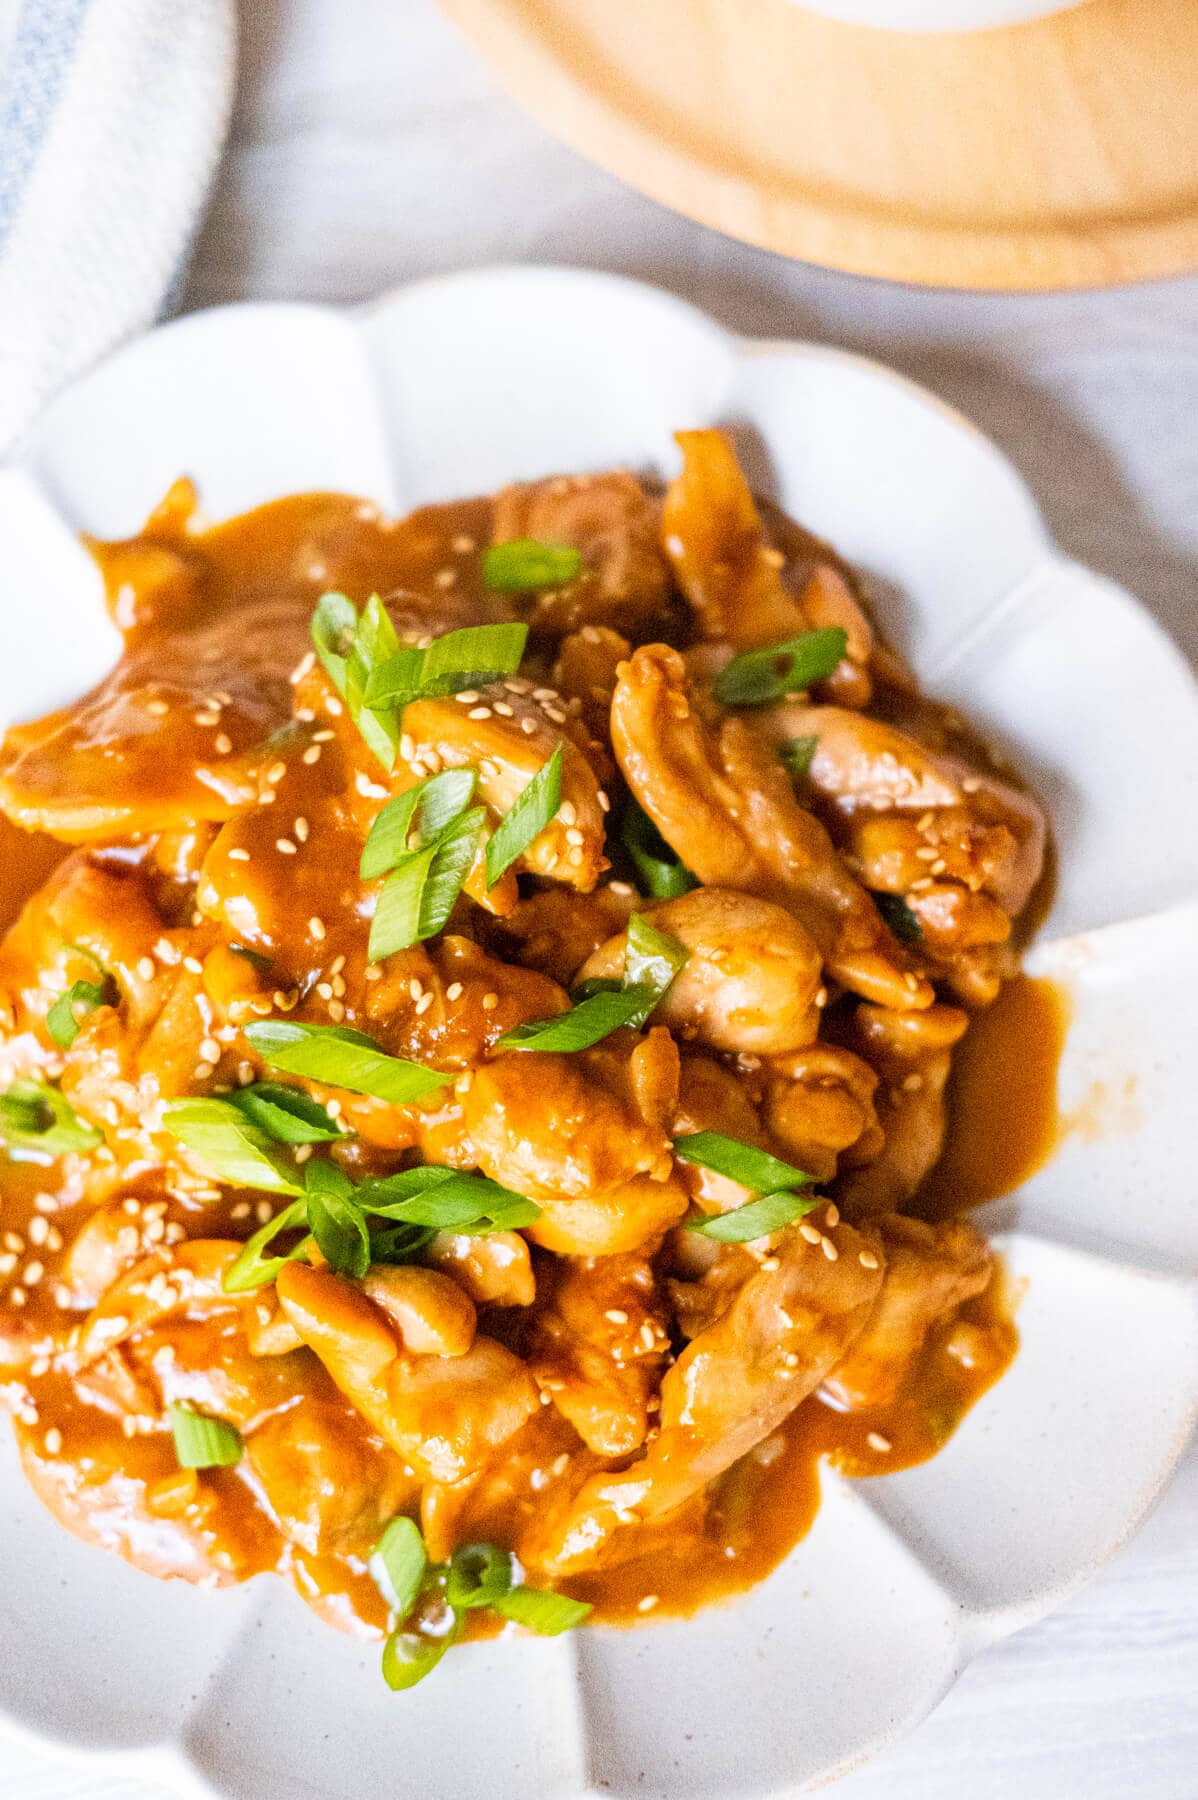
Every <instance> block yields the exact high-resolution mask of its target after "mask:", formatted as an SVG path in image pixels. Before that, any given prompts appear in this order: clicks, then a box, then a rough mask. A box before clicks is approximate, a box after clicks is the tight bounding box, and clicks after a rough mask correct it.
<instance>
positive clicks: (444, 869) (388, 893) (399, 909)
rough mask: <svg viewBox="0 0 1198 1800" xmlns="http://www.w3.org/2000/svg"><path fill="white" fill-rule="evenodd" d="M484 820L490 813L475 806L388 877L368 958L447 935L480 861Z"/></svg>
mask: <svg viewBox="0 0 1198 1800" xmlns="http://www.w3.org/2000/svg"><path fill="white" fill-rule="evenodd" d="M485 819H486V812H485V809H484V808H483V807H481V806H472V807H471V808H470V810H469V811H468V812H465V813H463V814H462V816H461V817H460V818H459V819H457V820H456V821H455V822H454V823H453V824H451V825H449V826H448V827H446V829H445V830H444V831H443V832H442V833H441V835H440V837H439V838H437V839H435V840H434V842H433V843H431V844H429V845H428V847H427V848H426V849H423V850H415V851H410V852H409V853H408V855H407V856H405V857H404V859H403V860H402V862H401V863H400V864H399V866H398V868H396V869H393V870H392V872H391V874H390V875H388V877H387V879H386V882H385V883H384V885H383V889H382V892H381V893H380V894H379V897H378V901H377V902H376V905H375V911H374V918H373V919H372V921H371V925H370V944H369V949H368V951H367V954H368V956H369V958H370V961H371V962H372V963H375V962H382V960H383V958H384V957H387V956H392V955H393V954H394V953H395V951H397V950H407V949H409V948H410V947H411V945H413V944H418V943H423V942H424V940H425V939H426V938H430V937H435V936H436V934H437V932H439V931H442V930H443V929H444V927H445V925H446V924H447V923H448V920H449V915H450V914H451V913H452V911H453V909H454V907H455V906H456V905H457V901H458V896H459V894H460V893H461V891H462V886H463V884H464V882H465V880H466V877H467V876H468V875H469V873H470V870H471V868H472V867H473V865H474V859H475V857H476V856H477V855H478V846H479V841H480V839H481V837H482V833H483V825H484V822H485Z"/></svg>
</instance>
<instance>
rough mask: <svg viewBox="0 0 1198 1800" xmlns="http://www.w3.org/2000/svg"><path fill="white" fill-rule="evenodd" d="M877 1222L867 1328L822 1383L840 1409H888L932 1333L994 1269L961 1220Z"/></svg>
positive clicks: (982, 1243)
mask: <svg viewBox="0 0 1198 1800" xmlns="http://www.w3.org/2000/svg"><path fill="white" fill-rule="evenodd" d="M874 1223H875V1227H876V1229H877V1230H878V1231H879V1232H880V1233H881V1236H882V1242H883V1245H884V1246H885V1250H886V1274H885V1278H884V1280H883V1282H882V1290H881V1293H880V1294H879V1295H878V1298H877V1301H876V1303H875V1305H874V1309H873V1311H872V1312H871V1313H870V1315H869V1319H868V1320H867V1322H866V1325H865V1329H864V1330H863V1331H862V1333H861V1335H860V1337H858V1339H857V1341H856V1343H854V1344H853V1346H852V1348H851V1349H850V1350H849V1352H848V1355H847V1356H846V1357H845V1358H844V1359H843V1361H842V1362H839V1363H837V1365H836V1367H835V1368H834V1369H833V1370H832V1372H831V1374H830V1375H828V1376H827V1377H826V1379H825V1381H824V1392H825V1393H826V1394H827V1395H828V1396H829V1397H830V1398H831V1400H832V1401H833V1402H834V1403H835V1404H836V1405H838V1406H845V1407H860V1406H887V1405H889V1403H890V1402H891V1401H892V1400H893V1399H894V1397H895V1395H896V1394H897V1393H898V1391H899V1388H900V1387H901V1386H902V1384H903V1380H904V1378H905V1376H906V1375H907V1372H908V1370H909V1369H910V1368H911V1365H912V1364H913V1362H914V1360H915V1358H916V1357H917V1356H918V1354H919V1352H920V1350H921V1349H922V1348H923V1344H924V1341H925V1339H926V1337H927V1335H928V1332H929V1331H930V1330H931V1328H932V1326H933V1325H934V1324H936V1322H937V1320H939V1319H942V1318H944V1317H945V1316H946V1315H947V1314H948V1313H951V1312H954V1311H955V1310H956V1309H957V1307H958V1306H960V1305H961V1304H962V1303H963V1302H964V1301H966V1300H971V1299H972V1298H973V1296H974V1295H975V1294H980V1293H981V1292H982V1290H983V1289H984V1288H985V1287H986V1285H987V1284H988V1282H989V1280H990V1277H991V1274H992V1272H993V1269H994V1254H993V1252H992V1251H991V1249H990V1246H989V1245H988V1244H987V1242H986V1240H985V1238H984V1237H982V1236H981V1234H980V1233H979V1232H977V1231H975V1230H974V1228H973V1226H972V1225H969V1224H966V1222H965V1221H964V1220H963V1219H950V1220H948V1221H947V1222H946V1223H945V1224H943V1225H927V1224H925V1223H924V1221H923V1220H922V1219H908V1218H904V1217H902V1216H901V1214H898V1213H893V1214H887V1215H885V1216H884V1217H882V1218H879V1219H876V1220H875V1221H874Z"/></svg>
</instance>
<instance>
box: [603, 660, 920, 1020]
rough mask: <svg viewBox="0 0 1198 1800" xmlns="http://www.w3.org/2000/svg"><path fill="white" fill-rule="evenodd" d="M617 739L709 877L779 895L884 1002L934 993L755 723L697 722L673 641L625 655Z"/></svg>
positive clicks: (638, 793) (769, 896) (659, 815)
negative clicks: (797, 792)
mask: <svg viewBox="0 0 1198 1800" xmlns="http://www.w3.org/2000/svg"><path fill="white" fill-rule="evenodd" d="M612 744H613V746H614V748H615V752H616V756H617V758H618V759H619V763H620V767H621V769H622V770H623V772H624V776H625V779H626V780H627V782H628V785H629V787H630V788H631V789H632V791H633V794H634V795H635V797H636V799H637V800H638V801H639V802H640V804H641V806H642V807H643V808H644V810H645V812H646V813H647V814H648V815H649V817H650V818H651V819H652V820H653V823H654V824H655V825H656V826H657V828H658V830H659V831H660V832H661V834H662V836H663V837H664V838H665V840H666V842H667V843H668V844H669V845H670V847H671V849H673V850H674V851H675V853H676V854H677V855H678V856H679V857H681V859H682V861H683V862H684V863H685V864H686V866H687V868H688V869H691V870H692V871H693V872H694V874H695V875H697V876H698V878H699V880H700V881H701V882H702V883H703V884H704V885H705V886H707V887H726V888H736V889H739V890H741V891H742V892H745V893H750V894H756V895H758V896H759V897H760V898H761V899H765V900H772V901H774V902H775V903H776V904H778V905H781V906H785V907H786V908H787V909H788V910H789V911H791V912H793V913H794V915H795V917H796V918H797V919H798V920H799V921H800V923H801V924H802V925H803V926H804V928H805V930H806V931H807V932H808V933H809V935H810V936H811V938H812V939H813V940H814V942H815V943H816V944H817V945H818V947H819V949H820V952H821V954H822V955H823V957H824V959H825V961H826V962H827V965H828V969H829V972H830V973H831V974H832V975H833V976H834V977H835V979H836V980H837V981H839V982H840V983H841V984H842V985H843V986H845V987H848V988H850V989H852V991H854V992H856V993H861V994H864V995H866V996H867V997H868V998H870V999H872V1000H876V1001H878V1002H879V1003H880V1004H881V1005H884V1006H903V1007H910V1006H921V1005H922V1006H930V1005H931V1002H932V997H933V994H932V988H931V986H930V984H929V983H928V982H927V981H925V980H923V979H922V978H921V977H920V976H919V975H918V974H916V973H915V972H914V971H913V970H912V969H911V968H910V967H909V959H908V958H907V957H906V956H905V955H904V953H903V951H902V948H901V946H900V945H899V944H897V943H896V942H895V940H894V939H893V938H892V937H891V935H890V933H889V931H888V930H887V929H886V927H885V926H884V924H883V923H882V920H881V918H880V917H879V915H878V912H877V909H876V907H875V906H874V903H873V901H872V900H871V899H870V897H869V895H868V894H867V893H866V892H865V890H864V888H862V887H860V886H859V885H858V884H857V882H856V881H854V879H853V877H852V876H851V875H850V874H849V873H848V871H847V870H846V869H845V867H844V865H843V863H842V862H841V860H840V858H839V857H838V856H837V854H836V851H835V849H834V847H833V845H832V841H831V839H830V838H829V836H828V834H827V832H826V831H825V829H824V827H823V826H822V825H821V824H820V823H819V821H818V820H817V819H815V818H814V817H813V816H812V814H810V813H809V812H806V811H805V810H804V809H803V807H801V806H800V805H799V802H798V801H797V799H796V798H795V794H794V790H793V788H792V786H791V783H790V780H789V778H788V777H787V775H786V773H785V771H784V770H783V768H782V766H781V764H780V763H778V762H777V761H776V760H775V759H774V758H773V757H772V756H771V755H770V753H769V751H768V749H767V748H766V746H765V745H764V744H763V743H762V742H760V741H759V740H758V739H757V738H756V736H755V735H754V732H753V730H752V728H751V727H750V726H748V725H747V724H746V723H745V722H744V721H743V720H742V719H739V718H728V719H726V720H725V721H724V723H723V724H722V726H720V728H719V730H718V732H716V731H712V730H710V729H709V728H708V727H707V726H705V725H704V724H703V723H702V721H701V720H700V718H699V717H698V715H697V714H696V712H695V709H694V707H693V705H692V701H691V696H690V694H689V692H688V688H687V682H686V669H685V665H684V663H683V661H682V658H681V657H680V656H679V655H678V654H677V652H676V651H673V650H669V649H667V648H666V647H665V645H663V644H654V645H650V646H649V647H647V648H646V649H642V650H638V651H637V652H636V655H635V656H633V657H632V658H631V660H630V661H629V662H628V663H626V664H625V665H624V669H623V672H622V674H621V677H620V682H619V686H618V687H617V689H616V696H615V700H614V701H613V703H612Z"/></svg>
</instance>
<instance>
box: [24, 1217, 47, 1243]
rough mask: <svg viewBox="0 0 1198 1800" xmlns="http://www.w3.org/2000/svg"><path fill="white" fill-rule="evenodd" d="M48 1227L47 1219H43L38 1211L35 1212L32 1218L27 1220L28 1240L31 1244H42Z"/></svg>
mask: <svg viewBox="0 0 1198 1800" xmlns="http://www.w3.org/2000/svg"><path fill="white" fill-rule="evenodd" d="M49 1229H50V1221H49V1219H44V1218H43V1217H42V1215H41V1214H40V1213H35V1214H34V1216H33V1218H32V1219H30V1221H29V1242H30V1243H31V1244H44V1243H45V1241H46V1233H47V1232H48V1231H49Z"/></svg>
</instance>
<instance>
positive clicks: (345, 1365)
mask: <svg viewBox="0 0 1198 1800" xmlns="http://www.w3.org/2000/svg"><path fill="white" fill-rule="evenodd" d="M278 1290H279V1300H280V1302H281V1304H282V1307H283V1310H284V1312H285V1313H286V1314H287V1317H288V1318H289V1319H290V1321H291V1323H292V1324H293V1325H294V1326H295V1329H296V1330H297V1331H298V1332H299V1335H300V1336H301V1338H303V1340H304V1342H305V1343H306V1344H308V1345H309V1346H310V1348H311V1349H313V1350H314V1351H315V1352H316V1354H317V1356H319V1358H320V1360H321V1362H322V1363H323V1364H324V1365H325V1367H326V1368H327V1370H328V1372H329V1374H330V1375H331V1376H332V1378H333V1380H334V1381H335V1382H336V1384H337V1386H338V1387H339V1388H340V1389H341V1392H342V1393H343V1394H344V1395H345V1396H346V1398H347V1399H348V1400H350V1401H351V1402H352V1403H353V1405H354V1406H355V1407H357V1409H358V1411H359V1412H360V1413H361V1414H362V1417H363V1418H364V1419H366V1420H367V1421H368V1422H369V1423H370V1424H371V1425H372V1426H373V1427H374V1429H375V1430H376V1431H377V1432H378V1433H379V1435H380V1437H382V1438H383V1439H384V1440H385V1441H386V1442H387V1443H388V1444H390V1445H391V1446H392V1447H393V1449H395V1450H396V1451H397V1452H398V1453H399V1455H400V1456H401V1457H402V1458H403V1460H404V1461H405V1462H406V1463H408V1464H409V1465H410V1466H411V1467H412V1468H413V1469H414V1470H415V1471H416V1474H417V1476H418V1477H419V1478H420V1480H421V1481H431V1482H443V1483H458V1482H462V1481H468V1480H470V1479H471V1478H472V1477H474V1476H476V1475H477V1474H478V1473H480V1471H481V1470H482V1468H483V1467H484V1466H485V1465H486V1463H487V1461H488V1460H489V1459H490V1458H491V1457H492V1456H493V1455H494V1454H495V1453H496V1451H498V1450H499V1449H500V1448H501V1447H502V1446H503V1445H504V1444H505V1443H506V1442H507V1441H508V1439H509V1438H511V1437H512V1436H514V1435H515V1433H516V1432H517V1431H519V1429H520V1427H521V1426H522V1425H523V1424H524V1422H525V1420H526V1419H528V1418H529V1417H530V1415H531V1414H532V1413H533V1412H534V1411H535V1409H536V1407H537V1406H538V1405H539V1403H540V1402H539V1396H538V1394H537V1389H536V1385H535V1383H534V1382H533V1379H532V1377H531V1375H530V1374H529V1372H528V1370H527V1368H526V1367H525V1365H524V1364H523V1363H522V1362H521V1361H520V1359H519V1357H517V1356H513V1354H512V1352H511V1351H510V1350H506V1349H505V1348H504V1347H503V1345H502V1344H498V1343H496V1342H495V1340H494V1339H493V1338H487V1337H476V1338H475V1339H474V1342H473V1344H472V1346H471V1348H470V1349H469V1350H468V1351H466V1352H465V1353H464V1354H463V1355H460V1356H446V1355H439V1354H436V1353H426V1354H417V1353H414V1352H413V1351H411V1350H409V1349H407V1348H406V1347H405V1345H404V1344H403V1343H402V1342H401V1338H400V1335H399V1333H398V1332H397V1330H396V1328H395V1326H394V1325H393V1324H392V1323H391V1322H390V1321H389V1320H388V1318H387V1316H386V1315H385V1313H384V1312H383V1311H382V1309H381V1308H380V1307H379V1306H377V1305H376V1304H375V1303H374V1301H373V1300H371V1299H370V1298H368V1296H367V1295H366V1294H365V1293H363V1292H362V1291H360V1290H359V1289H358V1288H356V1287H354V1286H353V1284H352V1283H350V1282H349V1281H346V1280H344V1279H343V1278H342V1277H341V1276H340V1275H333V1274H330V1273H329V1272H328V1270H325V1269H310V1268H308V1267H306V1266H305V1265H304V1264H302V1263H298V1262H295V1263H288V1264H287V1265H286V1267H285V1268H283V1269H282V1270H280V1272H279V1279H278Z"/></svg>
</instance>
